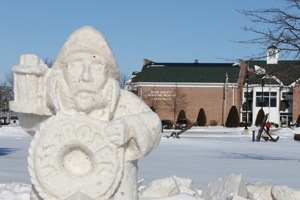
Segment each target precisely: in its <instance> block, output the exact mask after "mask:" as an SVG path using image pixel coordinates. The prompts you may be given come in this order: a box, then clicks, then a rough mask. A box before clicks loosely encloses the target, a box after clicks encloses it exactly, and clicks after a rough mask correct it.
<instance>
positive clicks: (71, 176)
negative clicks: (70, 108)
mask: <svg viewBox="0 0 300 200" xmlns="http://www.w3.org/2000/svg"><path fill="white" fill-rule="evenodd" d="M78 118H80V119H78ZM122 144H124V130H123V125H122V124H120V123H119V124H109V123H108V122H101V121H98V120H94V119H91V118H89V117H86V116H85V117H83V116H80V117H78V116H77V118H76V117H74V116H72V117H69V118H68V119H66V118H63V119H62V118H61V117H57V119H56V120H54V121H53V122H52V123H50V124H49V125H48V126H47V127H46V128H45V129H43V131H41V132H37V133H36V134H35V137H34V140H33V141H32V142H31V146H30V151H29V159H28V162H29V168H30V169H29V172H30V176H31V182H32V183H33V184H34V186H35V188H36V190H37V191H38V192H39V195H40V196H41V197H42V198H43V199H53V198H55V199H66V198H68V197H70V196H72V195H73V194H75V193H77V192H81V193H83V194H84V195H86V196H88V197H90V198H92V199H109V198H110V196H111V195H112V194H113V193H114V191H115V190H116V188H117V187H118V184H119V182H120V181H121V178H122V172H123V168H124V166H123V162H124V148H123V146H122Z"/></svg>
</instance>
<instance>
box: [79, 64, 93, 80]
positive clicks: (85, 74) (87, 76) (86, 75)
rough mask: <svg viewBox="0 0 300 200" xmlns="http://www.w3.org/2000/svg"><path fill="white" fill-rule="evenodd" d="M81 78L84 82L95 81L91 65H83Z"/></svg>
mask: <svg viewBox="0 0 300 200" xmlns="http://www.w3.org/2000/svg"><path fill="white" fill-rule="evenodd" d="M81 79H82V80H83V81H84V82H92V81H94V80H93V76H92V74H91V69H90V67H89V66H88V65H87V64H84V65H83V69H82V74H81Z"/></svg>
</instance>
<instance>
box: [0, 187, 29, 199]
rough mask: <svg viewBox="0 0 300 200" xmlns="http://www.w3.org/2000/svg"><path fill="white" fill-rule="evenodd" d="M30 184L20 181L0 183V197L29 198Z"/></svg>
mask: <svg viewBox="0 0 300 200" xmlns="http://www.w3.org/2000/svg"><path fill="white" fill-rule="evenodd" d="M30 191H31V186H30V185H28V184H22V183H9V184H0V199H3V200H29V199H30V195H29V194H30Z"/></svg>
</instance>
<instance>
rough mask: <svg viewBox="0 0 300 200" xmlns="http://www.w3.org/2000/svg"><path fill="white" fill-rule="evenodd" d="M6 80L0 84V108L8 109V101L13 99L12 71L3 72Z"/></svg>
mask: <svg viewBox="0 0 300 200" xmlns="http://www.w3.org/2000/svg"><path fill="white" fill-rule="evenodd" d="M5 78H6V80H5V81H3V82H2V83H1V85H0V109H1V110H3V109H5V110H6V109H8V107H9V101H11V100H13V96H14V93H13V85H14V78H13V73H12V71H10V72H7V73H5Z"/></svg>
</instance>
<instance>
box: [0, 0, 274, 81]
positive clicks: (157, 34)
mask: <svg viewBox="0 0 300 200" xmlns="http://www.w3.org/2000/svg"><path fill="white" fill-rule="evenodd" d="M278 4H279V2H277V1H274V0H206V1H204V0H147V1H146V0H127V1H125V0H87V1H83V0H82V1H80V0H72V1H71V0H48V1H46V0H40V1H33V0H24V1H21V0H19V1H17V0H3V1H1V7H0V26H1V28H0V73H1V74H0V77H1V79H2V80H3V78H4V75H3V74H4V73H6V72H8V71H9V70H10V69H11V67H12V66H14V65H17V64H18V63H19V58H20V55H21V54H25V53H33V54H36V55H37V56H39V57H40V58H41V59H42V60H44V59H45V58H50V59H55V57H56V55H57V53H58V51H59V50H60V48H61V46H62V45H63V43H64V42H65V41H66V39H67V38H68V36H69V35H70V34H71V33H72V32H73V31H75V30H76V29H78V28H80V27H82V26H85V25H90V26H94V27H95V28H96V29H98V30H99V31H100V32H102V33H103V34H104V35H105V37H106V38H107V40H108V42H109V44H110V46H111V48H112V51H113V53H114V55H115V58H116V60H117V62H118V65H119V69H120V71H121V72H122V73H125V74H127V75H131V73H132V72H133V71H140V70H141V67H142V64H143V58H147V59H150V60H153V61H155V62H193V61H194V59H198V60H199V62H210V63H211V62H235V61H236V60H237V59H247V58H248V56H251V55H253V54H255V53H257V52H258V51H261V50H262V48H264V47H260V46H255V45H245V44H238V43H236V42H233V41H236V40H246V39H250V38H253V37H254V36H255V35H252V34H250V33H247V32H244V31H243V30H242V29H241V28H242V27H243V26H244V25H248V24H249V23H250V21H249V20H248V19H247V18H246V17H245V16H243V15H241V14H239V13H238V12H237V11H236V10H238V9H240V10H245V9H249V10H253V9H258V8H269V7H274V6H276V5H278ZM220 58H225V59H227V60H228V61H227V60H223V59H220Z"/></svg>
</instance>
